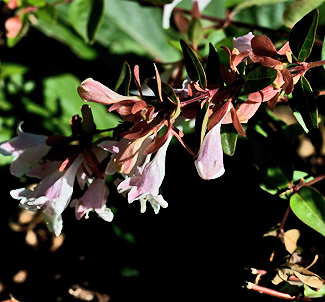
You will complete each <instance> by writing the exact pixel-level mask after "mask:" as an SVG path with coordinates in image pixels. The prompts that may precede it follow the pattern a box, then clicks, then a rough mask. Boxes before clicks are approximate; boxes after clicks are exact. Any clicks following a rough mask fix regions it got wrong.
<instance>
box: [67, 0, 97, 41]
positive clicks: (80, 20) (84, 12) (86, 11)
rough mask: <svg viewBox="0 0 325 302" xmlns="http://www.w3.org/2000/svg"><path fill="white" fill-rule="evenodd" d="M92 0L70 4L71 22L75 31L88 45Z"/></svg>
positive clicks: (77, 0)
mask: <svg viewBox="0 0 325 302" xmlns="http://www.w3.org/2000/svg"><path fill="white" fill-rule="evenodd" d="M91 5H92V0H74V1H72V2H71V3H70V4H69V15H68V16H69V21H70V23H71V25H72V27H73V28H74V29H75V31H76V32H77V33H78V34H79V35H80V36H81V37H82V38H83V39H84V40H85V41H86V42H87V43H88V42H89V37H88V23H89V16H90V11H91Z"/></svg>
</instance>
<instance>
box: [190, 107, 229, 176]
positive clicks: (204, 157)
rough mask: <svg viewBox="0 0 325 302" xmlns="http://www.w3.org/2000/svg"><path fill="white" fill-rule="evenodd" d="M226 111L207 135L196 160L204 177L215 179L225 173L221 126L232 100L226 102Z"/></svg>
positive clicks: (198, 168)
mask: <svg viewBox="0 0 325 302" xmlns="http://www.w3.org/2000/svg"><path fill="white" fill-rule="evenodd" d="M224 106H227V107H225V109H226V110H225V112H223V116H222V117H221V119H220V121H219V122H218V123H217V124H216V125H215V126H213V127H212V129H210V131H209V132H208V133H207V134H206V135H205V137H204V140H203V143H202V146H201V149H200V151H199V155H198V157H197V158H196V160H195V161H194V164H195V167H196V170H197V172H198V173H199V175H200V176H201V177H202V178H203V179H207V180H208V179H215V178H218V177H220V176H222V175H223V174H224V173H225V169H224V166H223V150H222V144H221V135H220V128H221V124H222V123H223V121H224V119H225V118H226V117H227V115H228V113H229V111H230V110H231V108H232V104H231V102H228V104H225V105H224Z"/></svg>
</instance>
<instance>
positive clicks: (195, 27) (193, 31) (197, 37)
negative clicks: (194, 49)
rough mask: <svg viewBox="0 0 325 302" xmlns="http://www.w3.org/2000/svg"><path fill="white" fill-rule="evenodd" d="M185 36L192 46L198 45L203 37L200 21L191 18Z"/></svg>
mask: <svg viewBox="0 0 325 302" xmlns="http://www.w3.org/2000/svg"><path fill="white" fill-rule="evenodd" d="M187 35H188V38H189V40H190V41H191V42H192V43H193V45H199V44H200V42H201V41H202V39H203V37H204V33H203V27H202V24H201V21H200V19H198V18H193V19H192V20H191V22H190V24H189V26H188V28H187Z"/></svg>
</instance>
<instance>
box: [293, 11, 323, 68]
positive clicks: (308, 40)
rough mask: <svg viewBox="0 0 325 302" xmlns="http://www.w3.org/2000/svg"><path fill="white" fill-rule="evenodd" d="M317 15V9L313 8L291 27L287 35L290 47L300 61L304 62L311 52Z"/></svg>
mask: <svg viewBox="0 0 325 302" xmlns="http://www.w3.org/2000/svg"><path fill="white" fill-rule="evenodd" d="M318 16H319V13H318V10H317V9H314V10H312V11H311V12H310V13H309V14H307V15H306V16H304V17H303V18H302V19H301V20H300V21H298V22H297V23H296V24H295V25H294V26H293V28H292V29H291V32H290V37H289V44H290V48H291V50H292V52H293V54H294V55H295V56H296V58H297V59H298V61H300V62H304V61H305V60H306V59H307V58H308V57H309V55H310V53H311V50H312V47H313V45H314V42H315V35H316V28H317V24H318Z"/></svg>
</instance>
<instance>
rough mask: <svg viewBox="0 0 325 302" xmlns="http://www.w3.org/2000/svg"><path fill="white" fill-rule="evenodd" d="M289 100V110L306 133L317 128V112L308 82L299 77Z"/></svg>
mask: <svg viewBox="0 0 325 302" xmlns="http://www.w3.org/2000/svg"><path fill="white" fill-rule="evenodd" d="M292 96H293V98H292V99H290V100H289V105H290V107H291V110H292V112H293V114H294V116H295V117H296V119H297V120H298V122H299V124H300V125H301V126H302V127H303V129H304V130H305V132H306V133H308V132H309V131H311V130H313V129H316V128H317V127H318V112H317V107H316V99H315V96H314V94H313V91H312V89H311V87H310V84H309V82H308V81H307V79H306V78H305V77H303V76H302V77H300V80H299V82H298V83H297V84H296V85H295V89H294V91H293V92H292Z"/></svg>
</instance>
